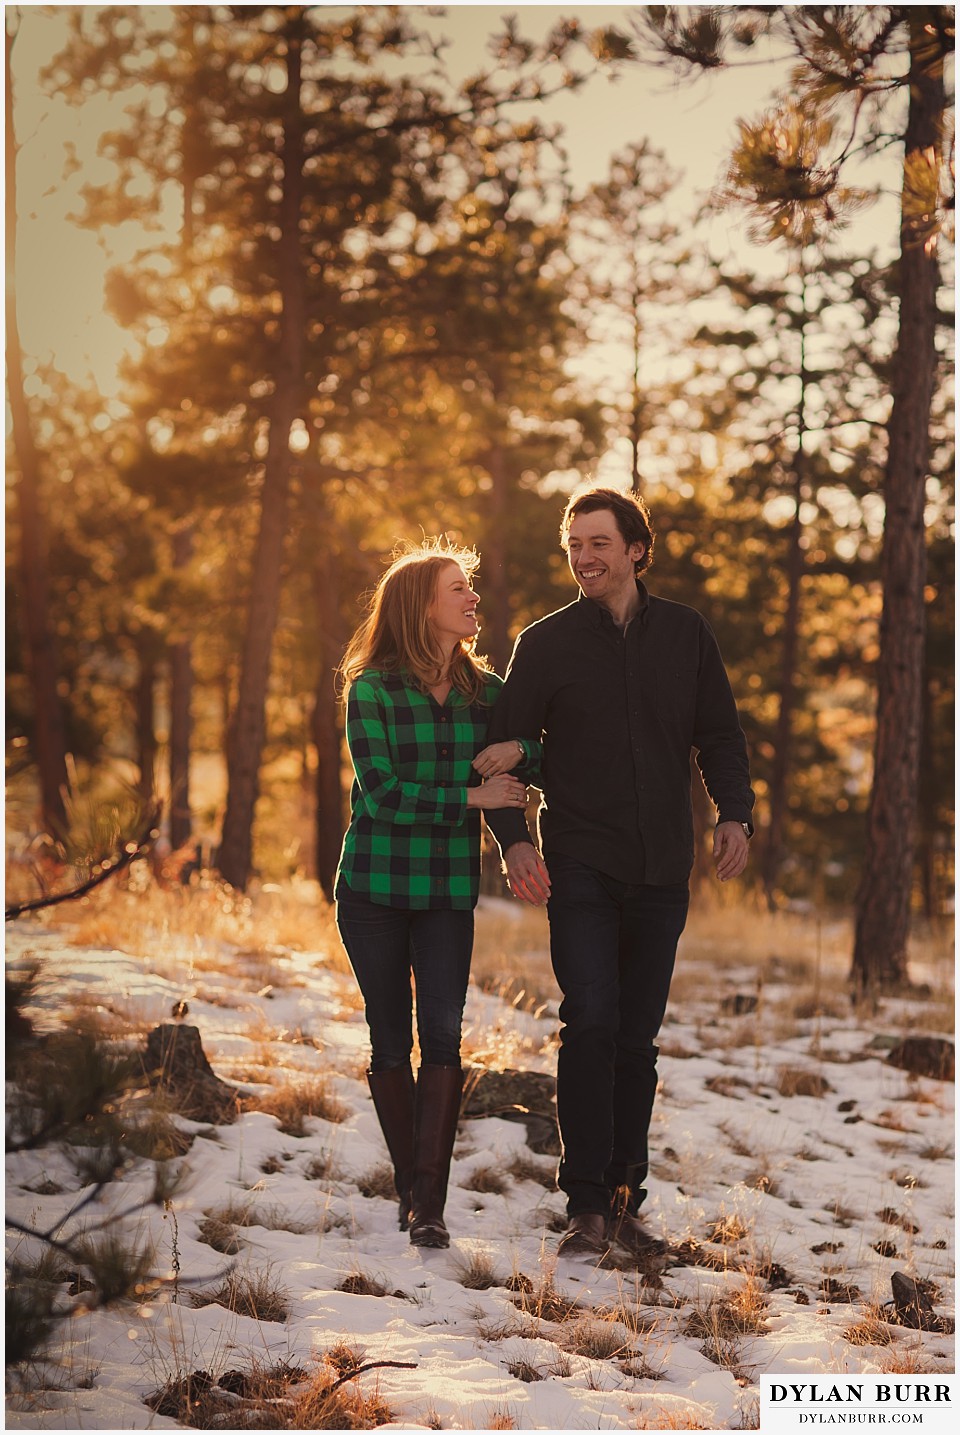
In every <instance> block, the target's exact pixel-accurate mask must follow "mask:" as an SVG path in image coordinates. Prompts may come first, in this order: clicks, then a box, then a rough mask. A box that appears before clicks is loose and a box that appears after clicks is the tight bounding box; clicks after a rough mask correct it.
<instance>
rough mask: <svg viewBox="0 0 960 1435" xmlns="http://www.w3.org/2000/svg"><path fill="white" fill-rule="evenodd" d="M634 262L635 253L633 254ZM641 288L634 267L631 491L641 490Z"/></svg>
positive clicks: (638, 491) (639, 491)
mask: <svg viewBox="0 0 960 1435" xmlns="http://www.w3.org/2000/svg"><path fill="white" fill-rule="evenodd" d="M634 264H636V254H634ZM642 302H643V290H642V286H641V283H640V275H639V274H638V273H637V271H636V268H635V269H634V281H633V374H632V375H631V387H630V489H631V492H633V493H638V494H639V493H641V492H642V491H643V481H642V479H641V478H640V435H641V433H642V432H643V395H642V393H641V390H640V305H641V303H642Z"/></svg>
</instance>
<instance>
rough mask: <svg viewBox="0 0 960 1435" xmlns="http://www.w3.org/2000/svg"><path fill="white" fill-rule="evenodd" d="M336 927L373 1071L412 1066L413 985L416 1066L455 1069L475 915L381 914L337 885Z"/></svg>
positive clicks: (394, 910)
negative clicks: (357, 995) (359, 1001)
mask: <svg viewBox="0 0 960 1435" xmlns="http://www.w3.org/2000/svg"><path fill="white" fill-rule="evenodd" d="M336 896H337V926H338V927H339V928H340V936H341V937H342V938H343V945H344V946H345V947H346V949H347V956H348V957H349V958H350V965H351V966H352V967H353V970H354V972H355V973H356V978H357V981H358V982H359V984H360V990H361V992H362V993H363V999H364V1002H365V1003H366V1014H367V1025H368V1026H369V1028H370V1046H371V1052H372V1055H371V1060H370V1070H371V1071H387V1070H388V1069H389V1068H390V1067H392V1066H402V1065H403V1064H404V1062H407V1061H409V1060H410V1053H411V1051H412V1050H413V995H412V992H411V988H410V972H411V969H412V970H413V975H414V977H415V979H416V983H417V1034H418V1036H419V1038H420V1059H421V1061H422V1062H424V1063H425V1064H426V1065H428V1066H459V1065H460V1027H461V1024H462V1021H463V1005H464V1002H465V1001H466V996H467V979H468V977H469V975H470V956H471V954H472V952H473V912H472V911H449V910H446V909H441V908H428V909H427V910H426V911H422V912H414V911H409V910H407V909H406V908H402V907H382V906H380V905H379V904H378V903H376V902H371V901H369V900H368V899H367V898H366V897H363V896H360V895H358V894H357V893H356V892H351V891H350V888H349V887H348V886H347V884H346V883H345V882H344V881H342V880H341V881H340V882H338V883H337V893H336Z"/></svg>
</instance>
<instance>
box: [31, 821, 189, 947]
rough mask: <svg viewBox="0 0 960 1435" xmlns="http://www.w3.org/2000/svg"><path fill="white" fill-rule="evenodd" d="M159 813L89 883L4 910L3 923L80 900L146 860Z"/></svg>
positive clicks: (101, 866)
mask: <svg viewBox="0 0 960 1435" xmlns="http://www.w3.org/2000/svg"><path fill="white" fill-rule="evenodd" d="M160 811H161V809H160V807H159V806H158V807H155V808H154V809H153V811H152V812H151V814H150V818H149V821H148V823H147V825H146V828H145V830H144V832H143V835H142V836H141V837H139V838H138V839H137V840H136V841H135V842H127V843H126V844H125V846H124V848H123V851H122V852H121V853H120V855H119V856H118V857H116V858H113V859H111V858H105V859H104V860H103V862H101V863H99V867H100V871H99V872H95V873H94V875H93V876H92V877H88V878H87V880H86V882H81V883H80V885H79V886H78V887H71V888H70V890H69V891H67V892H53V893H51V895H50V896H49V897H34V898H32V900H31V901H29V902H17V903H15V904H14V906H12V907H7V908H6V909H5V911H4V920H5V921H7V922H10V921H13V919H14V918H16V917H20V916H22V915H23V913H24V912H36V911H39V909H40V908H41V907H56V906H58V905H59V904H60V903H61V902H72V901H74V900H75V898H77V897H85V896H86V895H87V893H88V892H92V891H93V889H94V888H95V887H99V886H100V884H101V883H102V882H106V881H107V880H108V879H109V878H110V877H115V876H116V875H117V873H118V872H122V871H123V870H124V868H126V867H129V866H130V864H131V863H132V862H136V861H138V860H139V859H140V858H141V857H146V855H147V853H148V852H149V851H150V849H151V847H152V846H153V844H154V842H155V841H156V840H157V837H158V836H159V832H158V830H157V823H158V822H159V820H160Z"/></svg>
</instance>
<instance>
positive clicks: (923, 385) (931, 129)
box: [851, 5, 945, 992]
mask: <svg viewBox="0 0 960 1435" xmlns="http://www.w3.org/2000/svg"><path fill="white" fill-rule="evenodd" d="M904 14H905V17H906V23H907V26H908V29H909V37H910V71H909V92H910V102H909V110H908V115H907V128H906V135H905V146H904V148H905V166H909V165H910V163H911V162H912V161H913V162H916V160H918V159H919V158H920V157H921V156H922V152H923V151H924V150H929V149H932V150H933V151H934V152H937V151H938V149H939V146H940V145H941V144H942V138H943V132H942V127H943V117H944V104H945V99H944V79H943V53H942V48H941V45H940V42H939V41H938V40H937V38H936V36H937V34H938V29H937V20H938V9H937V7H934V6H925V5H923V6H920V5H918V6H915V7H912V8H910V9H909V10H906V11H905V12H904ZM928 27H932V28H929V29H928ZM924 239H925V230H924V228H923V227H922V226H918V225H917V223H916V220H915V217H914V216H913V215H912V214H911V212H910V206H909V204H908V174H907V173H906V172H905V175H904V193H903V204H902V209H901V222H900V328H899V335H898V339H897V350H896V355H895V358H894V366H893V381H892V388H893V408H892V411H891V414H890V423H889V429H888V432H889V452H888V457H887V470H886V479H885V488H884V493H885V500H886V521H885V525H884V536H883V555H882V559H881V572H882V579H883V613H882V617H881V622H880V658H879V664H878V683H877V688H878V691H877V727H876V736H875V741H874V771H873V787H872V791H871V794H870V806H869V811H868V815H867V838H866V850H865V853H864V863H863V872H862V875H861V879H860V887H859V891H858V893H857V912H856V934H855V941H854V950H853V964H852V970H851V977H852V980H853V982H854V984H855V986H856V987H857V988H858V990H860V991H861V992H867V991H871V990H876V989H883V988H890V987H896V986H898V985H900V984H901V983H903V982H904V981H905V980H906V978H907V937H908V933H909V927H910V900H911V891H912V887H913V860H914V823H915V816H916V802H917V785H918V774H919V759H920V726H921V709H922V700H921V694H922V684H923V653H924V619H925V614H924V583H925V578H926V547H925V542H924V503H925V498H926V479H927V468H928V457H929V437H928V429H929V422H930V404H931V399H932V394H933V386H934V380H935V377H936V365H937V359H936V349H935V344H934V338H935V332H936V323H937V284H938V270H937V262H936V258H935V255H934V253H933V252H930V253H928V252H927V250H926V247H925V243H924Z"/></svg>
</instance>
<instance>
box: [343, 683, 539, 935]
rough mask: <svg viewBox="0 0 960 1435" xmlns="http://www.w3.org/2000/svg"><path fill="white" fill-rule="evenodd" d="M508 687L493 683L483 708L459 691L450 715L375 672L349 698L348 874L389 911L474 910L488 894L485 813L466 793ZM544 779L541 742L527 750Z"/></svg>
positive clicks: (530, 764)
mask: <svg viewBox="0 0 960 1435" xmlns="http://www.w3.org/2000/svg"><path fill="white" fill-rule="evenodd" d="M502 685H503V683H502V679H500V678H498V677H497V676H496V674H495V673H489V674H488V675H487V676H486V680H485V685H484V693H483V699H484V700H483V701H481V702H475V703H469V702H468V701H467V699H466V698H465V697H464V696H463V694H462V693H458V692H457V691H455V690H451V692H450V695H449V697H448V698H447V701H446V703H445V704H444V705H443V706H442V707H441V706H440V704H439V703H438V702H436V701H435V700H434V699H433V698H432V697H431V696H430V695H429V694H428V693H424V692H422V691H421V690H420V689H419V688H418V687H416V686H415V685H414V684H413V683H412V682H410V681H407V680H406V679H405V678H404V677H403V676H401V675H399V674H397V673H386V672H376V671H371V670H368V671H366V672H364V673H361V674H360V676H359V677H358V678H357V679H356V680H355V681H354V682H353V684H352V685H351V687H350V691H349V694H348V696H347V744H348V746H349V748H350V756H351V758H352V760H353V767H354V774H355V776H354V783H353V788H352V791H351V794H350V802H351V808H352V816H351V819H350V826H349V827H348V828H347V832H346V835H345V837H344V839H343V850H342V852H341V855H340V873H339V875H340V876H341V877H342V878H343V880H344V881H345V882H346V884H347V886H348V887H349V888H350V890H351V891H352V892H356V893H358V894H359V895H361V896H364V897H367V898H368V899H369V900H370V901H371V902H377V903H379V904H380V905H381V906H386V907H406V908H413V909H422V908H425V907H454V908H470V907H475V906H476V903H477V897H478V896H479V893H480V810H479V808H476V807H469V808H468V807H467V789H468V787H475V786H477V785H478V784H479V782H480V778H479V776H478V774H477V773H476V771H475V770H474V769H473V768H472V767H471V766H470V764H471V762H472V760H473V758H474V757H476V755H477V753H478V752H479V751H480V749H481V748H482V747H485V746H486V741H487V728H488V726H489V722H490V714H491V711H492V707H493V703H494V701H495V699H496V696H497V694H498V692H499V691H500V688H501V687H502ZM521 743H522V745H523V749H524V765H523V766H522V767H520V769H519V773H518V775H519V776H520V777H521V779H522V778H523V776H524V773H525V771H527V769H529V770H530V772H531V774H532V773H533V772H534V771H535V767H536V764H537V762H538V759H539V749H540V744H539V742H525V741H523V739H521Z"/></svg>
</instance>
